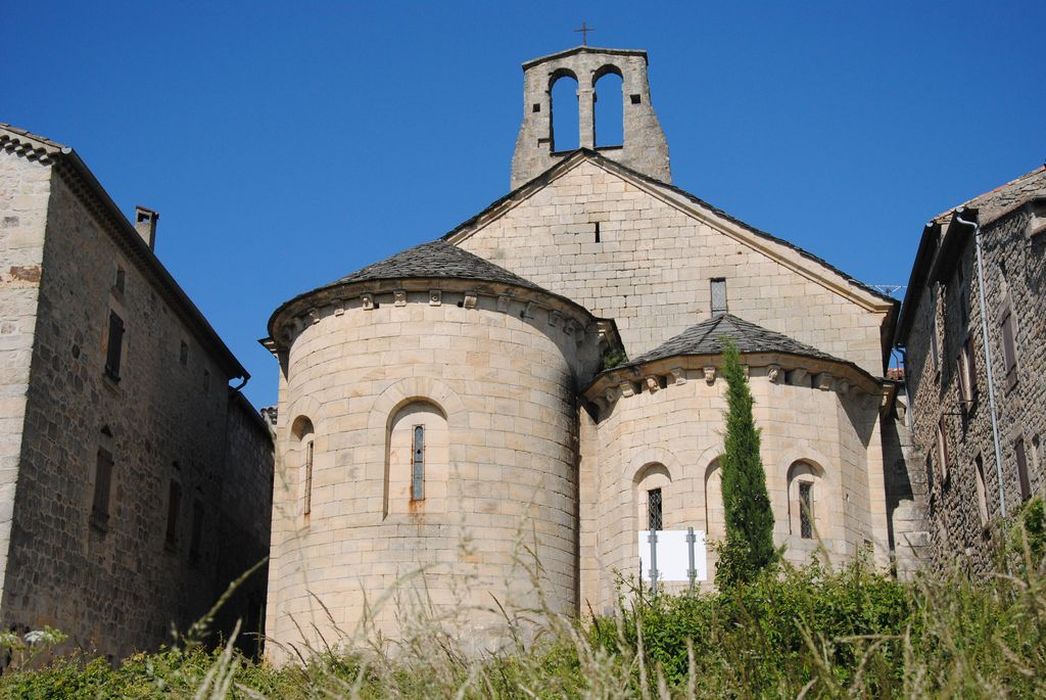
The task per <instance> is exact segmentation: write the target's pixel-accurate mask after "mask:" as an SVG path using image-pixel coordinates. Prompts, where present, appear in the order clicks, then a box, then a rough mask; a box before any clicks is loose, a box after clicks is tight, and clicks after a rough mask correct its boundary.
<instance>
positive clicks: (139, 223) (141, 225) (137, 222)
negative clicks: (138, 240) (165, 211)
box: [134, 206, 160, 250]
mask: <svg viewBox="0 0 1046 700" xmlns="http://www.w3.org/2000/svg"><path fill="white" fill-rule="evenodd" d="M159 220H160V213H159V212H156V211H153V210H152V209H146V208H145V207H141V206H139V207H135V208H134V227H135V228H136V229H137V230H138V235H139V236H141V237H142V240H143V241H145V242H146V243H148V244H149V250H156V222H157V221H159Z"/></svg>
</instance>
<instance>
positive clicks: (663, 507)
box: [632, 462, 674, 531]
mask: <svg viewBox="0 0 1046 700" xmlns="http://www.w3.org/2000/svg"><path fill="white" fill-rule="evenodd" d="M632 483H633V493H634V494H635V497H634V499H633V501H634V503H635V513H634V515H635V519H636V528H635V529H636V530H637V531H641V530H666V529H668V528H669V527H671V525H672V522H673V513H672V512H671V509H670V506H671V502H672V500H673V496H674V494H673V493H672V474H671V473H670V472H669V471H668V467H666V466H665V465H664V464H661V463H660V462H650V463H647V464H645V465H643V466H642V467H640V469H639V471H637V472H636V475H635V477H634V478H633V479H632Z"/></svg>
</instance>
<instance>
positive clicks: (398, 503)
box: [382, 397, 450, 519]
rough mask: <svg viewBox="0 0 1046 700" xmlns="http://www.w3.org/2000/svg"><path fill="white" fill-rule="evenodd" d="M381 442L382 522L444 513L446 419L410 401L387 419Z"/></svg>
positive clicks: (428, 405)
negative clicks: (382, 471) (383, 458)
mask: <svg viewBox="0 0 1046 700" xmlns="http://www.w3.org/2000/svg"><path fill="white" fill-rule="evenodd" d="M385 434H386V437H385V487H384V504H383V507H382V518H383V519H384V518H387V517H388V516H389V515H390V514H392V515H396V514H401V515H402V514H408V513H423V512H434V511H438V512H443V511H444V510H445V509H446V502H447V486H448V484H449V481H450V431H449V429H448V427H447V414H446V412H445V411H444V410H443V408H442V407H441V406H439V405H438V404H436V403H435V402H434V401H432V400H430V399H427V398H421V397H417V398H410V399H406V400H404V401H403V402H402V403H401V404H399V405H398V406H397V407H396V408H395V409H394V410H393V411H392V412H391V413H390V414H389V420H388V426H387V429H386V433H385Z"/></svg>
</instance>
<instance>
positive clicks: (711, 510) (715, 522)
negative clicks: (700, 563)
mask: <svg viewBox="0 0 1046 700" xmlns="http://www.w3.org/2000/svg"><path fill="white" fill-rule="evenodd" d="M705 531H706V535H707V537H708V539H710V540H723V539H725V538H726V510H725V509H724V508H723V483H722V473H721V471H720V469H719V460H718V459H717V460H715V461H713V462H712V463H711V464H709V465H708V468H707V469H706V470H705Z"/></svg>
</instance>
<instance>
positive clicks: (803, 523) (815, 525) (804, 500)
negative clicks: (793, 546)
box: [788, 459, 827, 540]
mask: <svg viewBox="0 0 1046 700" xmlns="http://www.w3.org/2000/svg"><path fill="white" fill-rule="evenodd" d="M825 496H826V493H825V485H824V469H823V468H821V466H820V465H818V464H816V463H814V462H812V461H810V460H808V459H800V460H797V461H795V462H793V463H792V465H791V466H790V467H788V533H789V534H790V535H792V536H793V537H798V538H800V539H804V540H813V539H817V538H819V537H824V536H825V535H826V533H825V531H824V528H823V527H822V525H823V512H824V511H825V509H826V506H827V503H826V501H825Z"/></svg>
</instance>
